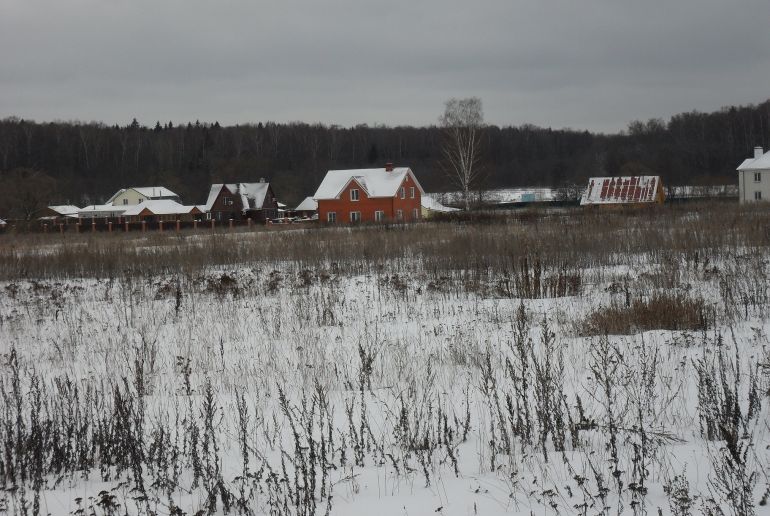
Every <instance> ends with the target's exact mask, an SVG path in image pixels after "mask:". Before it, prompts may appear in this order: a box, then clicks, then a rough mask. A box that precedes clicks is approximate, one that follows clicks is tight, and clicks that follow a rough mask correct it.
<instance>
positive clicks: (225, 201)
mask: <svg viewBox="0 0 770 516" xmlns="http://www.w3.org/2000/svg"><path fill="white" fill-rule="evenodd" d="M222 204H224V205H225V206H232V205H233V200H232V198H230V197H222Z"/></svg>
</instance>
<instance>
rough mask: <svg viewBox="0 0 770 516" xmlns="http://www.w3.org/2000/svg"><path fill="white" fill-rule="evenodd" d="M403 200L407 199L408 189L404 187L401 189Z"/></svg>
mask: <svg viewBox="0 0 770 516" xmlns="http://www.w3.org/2000/svg"><path fill="white" fill-rule="evenodd" d="M401 198H402V199H406V188H404V187H403V186H402V187H401Z"/></svg>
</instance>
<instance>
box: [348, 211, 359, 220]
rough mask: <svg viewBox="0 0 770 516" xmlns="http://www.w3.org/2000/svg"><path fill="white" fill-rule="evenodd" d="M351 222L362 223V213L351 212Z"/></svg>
mask: <svg viewBox="0 0 770 516" xmlns="http://www.w3.org/2000/svg"><path fill="white" fill-rule="evenodd" d="M350 222H361V212H360V211H351V212H350Z"/></svg>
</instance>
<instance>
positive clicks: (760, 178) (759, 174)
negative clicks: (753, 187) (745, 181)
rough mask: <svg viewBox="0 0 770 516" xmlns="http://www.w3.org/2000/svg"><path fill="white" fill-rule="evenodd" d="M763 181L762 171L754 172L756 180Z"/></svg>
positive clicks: (756, 181)
mask: <svg viewBox="0 0 770 516" xmlns="http://www.w3.org/2000/svg"><path fill="white" fill-rule="evenodd" d="M760 181H762V172H754V182H755V183H759V182H760Z"/></svg>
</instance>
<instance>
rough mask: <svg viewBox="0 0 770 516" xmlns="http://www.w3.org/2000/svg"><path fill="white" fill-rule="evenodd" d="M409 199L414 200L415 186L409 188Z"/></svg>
mask: <svg viewBox="0 0 770 516" xmlns="http://www.w3.org/2000/svg"><path fill="white" fill-rule="evenodd" d="M409 197H410V198H411V199H414V187H413V186H410V187H409Z"/></svg>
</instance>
